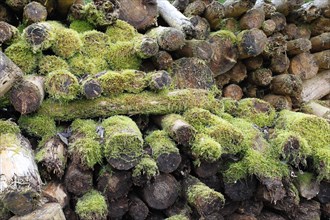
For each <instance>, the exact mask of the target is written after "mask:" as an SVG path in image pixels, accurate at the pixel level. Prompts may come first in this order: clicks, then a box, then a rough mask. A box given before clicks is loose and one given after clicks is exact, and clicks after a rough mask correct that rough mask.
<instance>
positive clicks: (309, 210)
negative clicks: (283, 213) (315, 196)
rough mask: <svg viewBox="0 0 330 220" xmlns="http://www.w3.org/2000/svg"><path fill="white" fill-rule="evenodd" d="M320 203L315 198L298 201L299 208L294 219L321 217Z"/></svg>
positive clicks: (307, 219) (305, 219) (302, 219)
mask: <svg viewBox="0 0 330 220" xmlns="http://www.w3.org/2000/svg"><path fill="white" fill-rule="evenodd" d="M320 208H321V207H320V203H318V202H317V201H315V200H310V201H303V202H301V203H300V206H299V210H298V213H297V215H296V216H295V219H300V220H310V219H321V210H320Z"/></svg>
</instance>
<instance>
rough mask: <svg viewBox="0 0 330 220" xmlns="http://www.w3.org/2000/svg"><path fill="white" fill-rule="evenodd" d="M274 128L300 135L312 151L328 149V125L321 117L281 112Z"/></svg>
mask: <svg viewBox="0 0 330 220" xmlns="http://www.w3.org/2000/svg"><path fill="white" fill-rule="evenodd" d="M275 128H276V129H286V130H289V131H291V132H293V133H295V134H298V135H300V136H301V137H303V138H304V139H306V141H307V142H308V144H309V145H310V147H311V148H312V149H313V150H314V149H316V148H329V147H330V124H329V123H328V122H327V121H326V120H325V119H323V118H321V117H317V116H314V115H308V114H304V113H299V112H291V111H289V110H283V111H281V112H280V114H279V117H278V119H277V121H276V125H275Z"/></svg>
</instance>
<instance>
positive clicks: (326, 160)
mask: <svg viewBox="0 0 330 220" xmlns="http://www.w3.org/2000/svg"><path fill="white" fill-rule="evenodd" d="M312 158H313V167H314V169H315V170H316V171H317V173H318V177H317V179H318V180H319V181H321V180H322V179H325V180H330V149H329V148H317V149H313V155H312Z"/></svg>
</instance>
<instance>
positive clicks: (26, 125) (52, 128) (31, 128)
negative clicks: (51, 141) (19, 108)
mask: <svg viewBox="0 0 330 220" xmlns="http://www.w3.org/2000/svg"><path fill="white" fill-rule="evenodd" d="M18 124H19V126H20V127H21V128H22V129H24V130H25V131H26V132H27V133H29V134H30V135H34V136H37V137H44V136H53V135H55V134H56V132H57V131H56V124H55V121H54V119H52V118H50V117H48V116H41V115H35V116H31V115H22V116H21V117H20V118H19V120H18Z"/></svg>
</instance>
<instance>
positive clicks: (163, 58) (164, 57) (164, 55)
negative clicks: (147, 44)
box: [152, 51, 173, 70]
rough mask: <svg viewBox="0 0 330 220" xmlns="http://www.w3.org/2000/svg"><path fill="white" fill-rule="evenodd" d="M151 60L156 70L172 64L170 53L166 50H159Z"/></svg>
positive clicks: (166, 67)
mask: <svg viewBox="0 0 330 220" xmlns="http://www.w3.org/2000/svg"><path fill="white" fill-rule="evenodd" d="M152 62H153V64H154V65H155V67H156V69H157V70H167V69H169V68H170V67H172V65H173V58H172V56H171V54H169V53H168V52H166V51H159V52H158V53H157V54H156V55H155V56H154V57H152Z"/></svg>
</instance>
